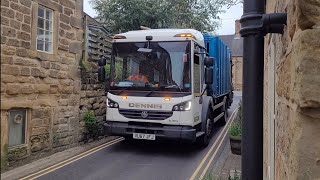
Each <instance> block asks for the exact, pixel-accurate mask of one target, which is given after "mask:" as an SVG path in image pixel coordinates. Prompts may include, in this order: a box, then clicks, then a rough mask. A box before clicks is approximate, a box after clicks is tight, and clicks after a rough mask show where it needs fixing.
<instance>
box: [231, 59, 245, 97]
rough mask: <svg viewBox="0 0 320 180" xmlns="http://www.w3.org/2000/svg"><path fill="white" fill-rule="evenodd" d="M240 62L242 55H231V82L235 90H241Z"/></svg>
mask: <svg viewBox="0 0 320 180" xmlns="http://www.w3.org/2000/svg"><path fill="white" fill-rule="evenodd" d="M242 62H243V57H237V56H233V57H232V64H233V66H232V84H233V89H234V90H235V91H242Z"/></svg>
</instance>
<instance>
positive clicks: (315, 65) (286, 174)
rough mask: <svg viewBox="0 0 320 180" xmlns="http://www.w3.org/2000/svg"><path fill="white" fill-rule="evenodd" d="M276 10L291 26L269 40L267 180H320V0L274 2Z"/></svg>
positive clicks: (271, 4)
mask: <svg viewBox="0 0 320 180" xmlns="http://www.w3.org/2000/svg"><path fill="white" fill-rule="evenodd" d="M273 12H287V13H288V24H287V27H286V28H285V33H284V35H282V36H281V35H268V36H267V37H266V39H265V40H266V42H265V43H266V51H265V57H266V58H265V91H264V93H265V95H264V97H265V99H264V100H265V104H264V146H265V148H264V177H265V178H266V179H319V178H320V140H319V137H320V131H319V130H320V91H319V89H320V43H319V42H320V36H319V35H320V0H268V1H267V13H273ZM273 123H274V125H273ZM273 138H274V143H273ZM273 170H274V175H273V173H272V172H273Z"/></svg>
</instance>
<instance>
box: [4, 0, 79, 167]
mask: <svg viewBox="0 0 320 180" xmlns="http://www.w3.org/2000/svg"><path fill="white" fill-rule="evenodd" d="M39 5H41V6H43V7H46V8H49V9H51V10H53V30H52V31H53V52H52V53H47V52H41V51H37V50H36V49H37V48H36V38H37V13H38V6H39ZM82 9H83V3H82V1H79V0H63V1H62V0H60V1H58V0H34V1H31V0H10V1H9V0H1V163H2V164H3V165H4V166H6V165H8V164H7V163H6V160H9V163H10V164H14V162H15V161H17V160H20V159H28V158H26V157H29V159H32V158H38V157H41V156H42V155H44V154H45V153H52V152H56V151H60V150H63V149H66V148H69V147H72V146H74V145H76V144H77V142H78V134H79V104H80V92H81V79H80V66H79V62H80V60H81V58H82V49H83V45H82V44H83V25H82V22H83V21H82V16H83V10H82ZM15 108H22V109H26V110H27V119H26V120H27V128H26V143H25V144H23V145H22V146H18V147H8V139H9V138H10V137H9V132H8V131H9V126H8V117H9V115H8V112H9V111H10V110H11V109H15Z"/></svg>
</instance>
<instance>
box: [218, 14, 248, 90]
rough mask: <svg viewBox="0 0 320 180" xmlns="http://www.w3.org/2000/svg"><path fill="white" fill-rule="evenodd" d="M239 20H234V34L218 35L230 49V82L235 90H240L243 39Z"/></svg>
mask: <svg viewBox="0 0 320 180" xmlns="http://www.w3.org/2000/svg"><path fill="white" fill-rule="evenodd" d="M240 28H241V25H240V21H239V20H236V21H235V34H231V35H220V36H219V37H220V38H221V40H222V41H223V42H224V43H225V44H226V45H227V46H228V47H230V49H231V55H232V84H233V88H234V90H235V91H242V60H243V39H242V37H241V35H240V32H239V31H240Z"/></svg>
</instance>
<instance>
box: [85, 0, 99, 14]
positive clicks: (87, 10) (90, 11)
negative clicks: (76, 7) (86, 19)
mask: <svg viewBox="0 0 320 180" xmlns="http://www.w3.org/2000/svg"><path fill="white" fill-rule="evenodd" d="M89 1H90V0H84V2H83V11H84V12H85V13H87V14H88V15H89V16H91V17H95V16H96V15H97V13H96V11H95V10H94V9H92V6H91V5H90V3H89Z"/></svg>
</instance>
